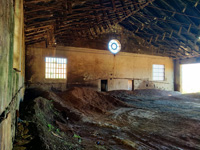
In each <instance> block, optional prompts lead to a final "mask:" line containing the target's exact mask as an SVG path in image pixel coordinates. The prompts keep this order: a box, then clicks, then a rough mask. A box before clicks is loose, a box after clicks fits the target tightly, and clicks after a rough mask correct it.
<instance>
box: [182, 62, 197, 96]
mask: <svg viewBox="0 0 200 150" xmlns="http://www.w3.org/2000/svg"><path fill="white" fill-rule="evenodd" d="M181 91H182V93H197V92H200V63H197V64H184V65H181Z"/></svg>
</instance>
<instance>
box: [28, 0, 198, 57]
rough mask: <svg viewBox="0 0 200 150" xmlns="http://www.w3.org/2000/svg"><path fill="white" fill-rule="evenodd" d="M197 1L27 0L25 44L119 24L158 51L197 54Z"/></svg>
mask: <svg viewBox="0 0 200 150" xmlns="http://www.w3.org/2000/svg"><path fill="white" fill-rule="evenodd" d="M199 4H200V3H199V0H25V3H24V9H25V12H24V13H25V37H26V44H27V45H29V44H34V43H38V42H41V41H45V42H46V43H47V45H54V44H55V43H56V44H63V43H65V44H67V43H72V42H73V41H75V40H77V39H85V38H87V39H92V38H94V37H98V35H101V34H102V33H104V32H105V31H107V30H109V29H110V28H112V26H114V25H120V26H122V27H124V28H125V29H126V30H128V31H129V32H130V33H131V34H133V35H134V36H133V38H140V39H141V40H142V41H144V42H143V45H146V46H147V47H151V48H153V49H156V51H155V52H156V53H158V54H163V55H164V56H169V57H173V58H178V59H180V58H188V57H197V56H199V54H200V51H199V46H200V38H199V37H200V5H199ZM148 50H149V49H147V51H148ZM144 53H145V52H144ZM156 53H154V54H156Z"/></svg>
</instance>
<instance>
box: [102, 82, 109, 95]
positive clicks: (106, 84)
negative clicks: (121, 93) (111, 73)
mask: <svg viewBox="0 0 200 150" xmlns="http://www.w3.org/2000/svg"><path fill="white" fill-rule="evenodd" d="M101 91H102V92H106V91H108V80H101Z"/></svg>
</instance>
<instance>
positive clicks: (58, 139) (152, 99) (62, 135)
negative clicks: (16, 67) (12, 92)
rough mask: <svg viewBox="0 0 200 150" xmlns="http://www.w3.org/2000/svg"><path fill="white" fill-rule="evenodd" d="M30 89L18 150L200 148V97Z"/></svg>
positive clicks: (152, 92)
mask: <svg viewBox="0 0 200 150" xmlns="http://www.w3.org/2000/svg"><path fill="white" fill-rule="evenodd" d="M197 95H198V94H196V95H195V96H192V95H182V94H180V93H178V92H168V91H162V90H136V91H123V90H120V91H111V92H97V91H94V90H92V89H89V88H80V87H79V88H78V87H75V88H72V89H69V90H67V91H64V92H57V93H55V92H52V91H46V90H42V89H27V90H26V95H25V101H24V102H23V103H22V104H21V109H20V119H19V118H18V129H17V136H16V137H17V138H16V140H15V148H14V149H15V150H18V149H24V150H25V149H28V150H35V149H37V150H79V149H80V150H82V149H83V150H150V149H151V150H154V149H155V150H157V149H161V150H177V149H179V150H182V149H183V150H185V149H186V150H200V128H199V126H200V109H199V108H200V97H199V96H197Z"/></svg>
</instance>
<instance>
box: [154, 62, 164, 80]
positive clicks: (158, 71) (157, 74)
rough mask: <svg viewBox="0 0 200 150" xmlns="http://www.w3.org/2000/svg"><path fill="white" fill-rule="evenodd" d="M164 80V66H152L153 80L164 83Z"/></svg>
mask: <svg viewBox="0 0 200 150" xmlns="http://www.w3.org/2000/svg"><path fill="white" fill-rule="evenodd" d="M164 79H165V66H164V65H153V80H154V81H164Z"/></svg>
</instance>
